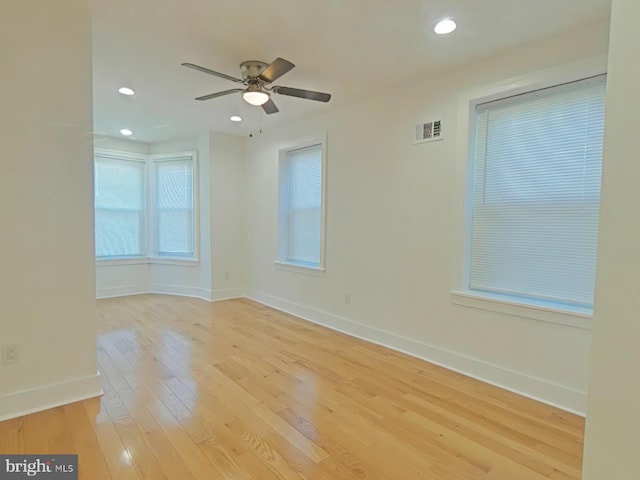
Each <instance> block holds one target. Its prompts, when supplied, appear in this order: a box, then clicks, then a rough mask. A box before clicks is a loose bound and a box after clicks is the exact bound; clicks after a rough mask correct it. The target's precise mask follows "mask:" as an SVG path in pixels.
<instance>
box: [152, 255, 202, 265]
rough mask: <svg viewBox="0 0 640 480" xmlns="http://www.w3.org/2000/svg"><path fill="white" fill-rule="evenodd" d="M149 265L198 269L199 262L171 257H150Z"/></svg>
mask: <svg viewBox="0 0 640 480" xmlns="http://www.w3.org/2000/svg"><path fill="white" fill-rule="evenodd" d="M149 263H151V264H153V265H177V266H182V267H198V266H199V265H200V260H199V259H197V258H171V257H151V258H150V259H149Z"/></svg>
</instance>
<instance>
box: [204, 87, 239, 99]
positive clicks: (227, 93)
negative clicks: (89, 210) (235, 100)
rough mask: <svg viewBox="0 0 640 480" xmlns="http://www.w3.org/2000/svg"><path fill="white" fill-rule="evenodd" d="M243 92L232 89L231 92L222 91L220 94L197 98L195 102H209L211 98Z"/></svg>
mask: <svg viewBox="0 0 640 480" xmlns="http://www.w3.org/2000/svg"><path fill="white" fill-rule="evenodd" d="M243 90H244V89H243V88H232V89H231V90H223V91H222V92H216V93H210V94H209V95H203V96H202V97H197V98H196V100H211V99H212V98H216V97H222V96H224V95H229V94H231V93H236V92H242V91H243Z"/></svg>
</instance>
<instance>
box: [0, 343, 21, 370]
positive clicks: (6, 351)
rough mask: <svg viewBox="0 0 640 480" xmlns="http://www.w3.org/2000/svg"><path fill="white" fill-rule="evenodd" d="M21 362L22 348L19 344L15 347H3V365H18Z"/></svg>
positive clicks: (14, 345)
mask: <svg viewBox="0 0 640 480" xmlns="http://www.w3.org/2000/svg"><path fill="white" fill-rule="evenodd" d="M19 361H20V348H19V346H18V344H17V343H15V344H13V345H3V346H2V363H3V364H5V365H9V364H10V363H18V362H19Z"/></svg>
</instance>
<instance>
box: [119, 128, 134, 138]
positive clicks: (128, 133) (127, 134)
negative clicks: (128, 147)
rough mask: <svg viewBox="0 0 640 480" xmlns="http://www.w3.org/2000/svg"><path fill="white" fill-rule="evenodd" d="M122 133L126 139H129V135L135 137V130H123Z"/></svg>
mask: <svg viewBox="0 0 640 480" xmlns="http://www.w3.org/2000/svg"><path fill="white" fill-rule="evenodd" d="M120 133H121V134H122V135H124V136H125V137H128V136H129V135H133V130H129V129H128V128H123V129H122V130H120Z"/></svg>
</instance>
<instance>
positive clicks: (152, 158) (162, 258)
mask: <svg viewBox="0 0 640 480" xmlns="http://www.w3.org/2000/svg"><path fill="white" fill-rule="evenodd" d="M197 158H198V157H197V152H194V151H184V152H175V153H162V154H151V155H149V158H148V162H149V168H148V171H149V179H148V182H147V184H148V186H149V188H148V191H149V205H151V209H150V213H149V215H148V217H147V225H148V228H149V232H150V234H149V239H148V242H147V255H148V257H149V259H150V261H151V263H168V264H192V263H194V262H198V261H199V258H200V255H199V252H200V235H199V232H200V215H199V211H200V204H199V201H198V199H199V196H200V195H199V193H200V190H199V181H198V178H199V175H198V161H197ZM185 159H190V160H191V162H192V171H193V185H192V189H191V192H192V195H193V199H192V205H193V211H192V226H193V231H192V236H193V256H190V257H189V256H183V255H175V256H172V255H160V254H158V251H157V244H158V235H157V233H158V232H157V222H158V219H157V205H156V192H157V185H156V183H157V181H156V174H157V168H156V165H157V164H158V163H162V162H171V161H177V160H185Z"/></svg>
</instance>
